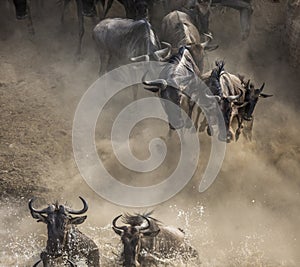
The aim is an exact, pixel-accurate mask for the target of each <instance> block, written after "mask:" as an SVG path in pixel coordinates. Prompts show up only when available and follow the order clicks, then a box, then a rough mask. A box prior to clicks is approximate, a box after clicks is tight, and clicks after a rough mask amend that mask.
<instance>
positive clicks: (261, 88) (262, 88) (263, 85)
mask: <svg viewBox="0 0 300 267" xmlns="http://www.w3.org/2000/svg"><path fill="white" fill-rule="evenodd" d="M264 87H265V83H263V84H262V86H261V87H260V89H259V91H260V92H262V91H263V90H264Z"/></svg>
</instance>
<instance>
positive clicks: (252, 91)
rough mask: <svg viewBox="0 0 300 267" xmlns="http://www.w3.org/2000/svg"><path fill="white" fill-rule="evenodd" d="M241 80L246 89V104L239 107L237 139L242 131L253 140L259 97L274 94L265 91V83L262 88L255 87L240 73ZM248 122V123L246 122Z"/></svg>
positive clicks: (236, 117) (248, 138)
mask: <svg viewBox="0 0 300 267" xmlns="http://www.w3.org/2000/svg"><path fill="white" fill-rule="evenodd" d="M238 77H239V78H240V80H241V83H242V85H243V86H244V88H245V90H246V94H245V100H244V103H245V104H244V105H243V106H242V107H241V108H239V109H238V114H236V116H235V119H236V120H237V124H238V127H237V130H236V132H235V136H236V140H238V138H239V136H240V134H241V132H242V133H243V135H244V137H245V138H246V139H247V140H249V141H251V140H252V129H253V122H254V116H253V113H254V109H255V107H256V104H257V102H258V100H259V98H268V97H271V96H273V95H270V94H265V93H263V90H264V87H265V83H263V84H262V85H261V87H260V88H255V86H254V84H253V83H250V80H248V81H247V82H245V81H244V77H243V76H241V75H238ZM245 122H246V124H245Z"/></svg>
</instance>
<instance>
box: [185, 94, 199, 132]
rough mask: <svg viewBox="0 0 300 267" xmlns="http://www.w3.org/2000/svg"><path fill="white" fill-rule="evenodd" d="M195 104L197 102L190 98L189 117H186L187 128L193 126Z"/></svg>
mask: <svg viewBox="0 0 300 267" xmlns="http://www.w3.org/2000/svg"><path fill="white" fill-rule="evenodd" d="M195 104H196V103H195V102H194V101H191V100H188V108H189V110H188V118H186V121H185V127H186V128H191V127H192V115H193V110H194V107H195ZM194 126H195V123H194ZM195 128H196V126H195ZM196 129H197V128H196Z"/></svg>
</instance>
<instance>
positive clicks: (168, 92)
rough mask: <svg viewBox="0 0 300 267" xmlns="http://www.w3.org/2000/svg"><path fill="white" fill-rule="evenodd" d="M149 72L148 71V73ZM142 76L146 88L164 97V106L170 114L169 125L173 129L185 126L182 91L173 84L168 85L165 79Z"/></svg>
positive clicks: (168, 114)
mask: <svg viewBox="0 0 300 267" xmlns="http://www.w3.org/2000/svg"><path fill="white" fill-rule="evenodd" d="M146 74H147V73H146ZM146 74H145V75H144V76H143V78H142V82H143V84H144V85H146V86H147V87H145V89H146V90H148V91H151V92H153V93H157V94H158V96H159V97H160V98H161V99H162V102H161V103H162V106H163V108H164V110H165V112H166V114H167V116H168V121H169V127H170V129H172V130H175V129H181V128H183V127H184V119H183V118H182V114H181V108H180V102H181V96H182V94H183V93H182V92H181V91H180V90H179V89H178V88H175V87H173V86H170V85H168V83H167V81H166V80H165V79H156V80H152V81H147V80H145V76H146Z"/></svg>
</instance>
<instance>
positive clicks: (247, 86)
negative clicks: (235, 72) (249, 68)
mask: <svg viewBox="0 0 300 267" xmlns="http://www.w3.org/2000/svg"><path fill="white" fill-rule="evenodd" d="M249 86H250V79H249V80H248V81H247V83H246V84H245V88H246V90H250V88H249Z"/></svg>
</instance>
